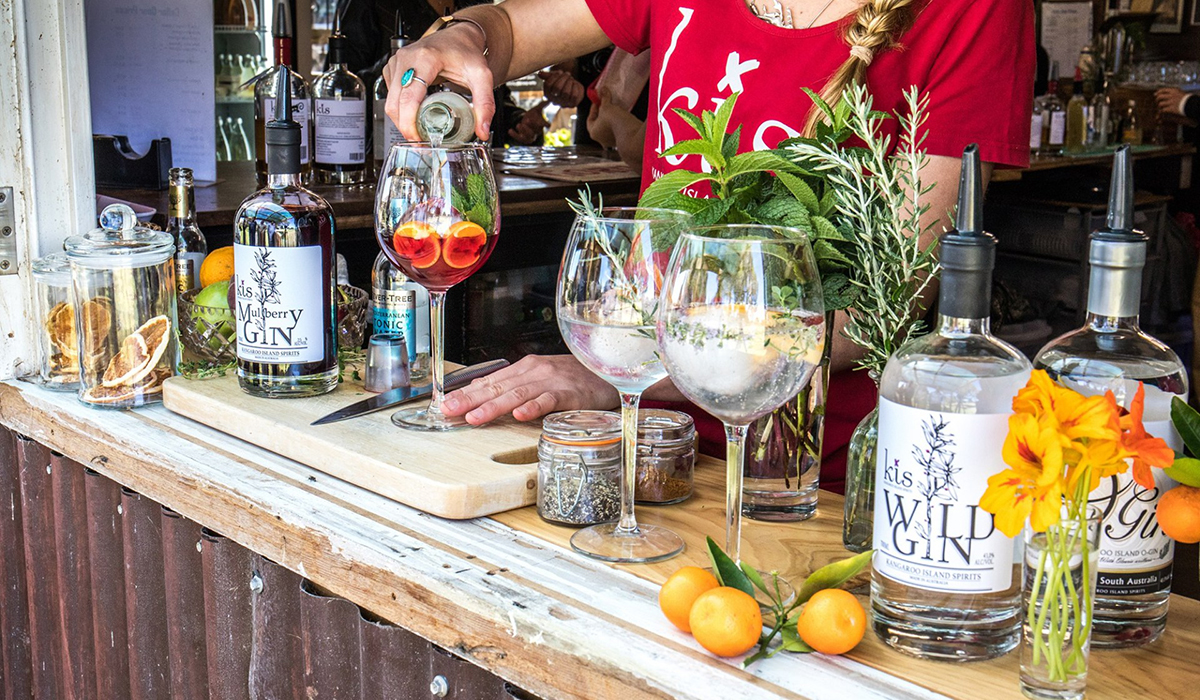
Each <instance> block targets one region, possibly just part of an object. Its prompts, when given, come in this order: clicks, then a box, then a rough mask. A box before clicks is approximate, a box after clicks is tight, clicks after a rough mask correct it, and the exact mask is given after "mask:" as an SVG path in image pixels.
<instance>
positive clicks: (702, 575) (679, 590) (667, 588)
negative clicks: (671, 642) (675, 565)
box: [658, 566, 721, 632]
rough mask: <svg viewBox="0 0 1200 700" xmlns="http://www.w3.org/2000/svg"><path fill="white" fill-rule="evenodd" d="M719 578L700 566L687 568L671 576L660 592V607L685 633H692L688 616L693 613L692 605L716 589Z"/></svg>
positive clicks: (672, 622)
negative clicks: (704, 594) (702, 595)
mask: <svg viewBox="0 0 1200 700" xmlns="http://www.w3.org/2000/svg"><path fill="white" fill-rule="evenodd" d="M720 585H721V584H719V583H717V577H716V576H713V575H712V574H710V573H709V572H707V571H705V570H704V569H701V568H700V567H698V566H685V567H683V568H682V569H680V570H679V571H676V572H675V573H673V574H671V577H670V578H668V579H667V581H666V583H664V584H663V585H662V588H661V589H660V590H659V591H658V607H660V608H662V611H663V615H666V616H667V619H668V620H670V621H671V624H672V625H675V626H676V627H678V628H679V629H681V630H683V631H684V632H691V631H692V627H691V625H689V624H688V615H689V614H691V612H692V603H695V602H696V598H698V597H700V594H701V593H703V592H705V591H707V590H711V589H713V588H716V587H717V586H720Z"/></svg>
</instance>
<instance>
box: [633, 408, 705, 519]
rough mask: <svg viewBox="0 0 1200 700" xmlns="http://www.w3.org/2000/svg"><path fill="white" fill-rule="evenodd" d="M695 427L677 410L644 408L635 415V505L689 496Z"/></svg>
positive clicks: (694, 461)
mask: <svg viewBox="0 0 1200 700" xmlns="http://www.w3.org/2000/svg"><path fill="white" fill-rule="evenodd" d="M695 464H696V426H695V424H694V423H693V422H692V417H691V416H689V415H688V414H686V413H680V412H679V411H667V410H663V409H656V408H647V409H642V410H641V411H639V412H638V445H637V487H636V490H635V496H634V497H635V498H636V499H637V502H638V503H648V504H652V505H666V504H669V503H679V502H680V501H683V500H686V499H687V498H688V496H691V495H692V483H693V480H692V474H693V471H692V469H693V467H694V466H695Z"/></svg>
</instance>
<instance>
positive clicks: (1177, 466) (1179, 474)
mask: <svg viewBox="0 0 1200 700" xmlns="http://www.w3.org/2000/svg"><path fill="white" fill-rule="evenodd" d="M1176 400H1178V399H1176ZM1163 471H1164V472H1165V473H1166V475H1167V476H1169V477H1171V478H1172V479H1174V480H1175V481H1178V482H1179V483H1181V484H1183V485H1184V486H1195V487H1197V488H1200V459H1194V458H1192V457H1177V458H1176V459H1175V463H1174V464H1172V465H1171V466H1169V467H1167V468H1166V469H1164V470H1163Z"/></svg>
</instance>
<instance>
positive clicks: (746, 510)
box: [742, 312, 833, 522]
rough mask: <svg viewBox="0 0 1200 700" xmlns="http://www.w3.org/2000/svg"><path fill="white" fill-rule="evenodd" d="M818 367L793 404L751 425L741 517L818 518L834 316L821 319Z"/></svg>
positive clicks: (744, 462)
mask: <svg viewBox="0 0 1200 700" xmlns="http://www.w3.org/2000/svg"><path fill="white" fill-rule="evenodd" d="M825 329H826V330H825V350H824V351H823V352H822V354H821V365H820V367H819V368H818V369H817V371H816V372H815V373H814V374H813V376H812V379H811V380H809V382H808V385H807V386H805V387H804V390H803V391H801V392H800V393H799V394H797V395H796V396H795V397H794V398H792V400H790V401H788V402H787V403H785V404H784V405H782V406H780V407H779V408H777V409H775V410H774V411H772V412H771V413H768V414H767V415H765V416H763V417H762V418H759V419H758V420H756V421H754V422H753V423H751V424H750V428H749V430H747V431H746V449H745V453H744V455H743V458H742V469H743V471H742V473H743V475H744V479H745V480H744V486H743V487H742V515H744V516H746V517H747V518H751V519H754V520H769V521H774V522H796V521H800V520H808V519H809V518H811V517H812V516H814V515H816V513H817V489H818V488H820V475H821V454H822V451H823V448H824V438H825V401H826V399H827V398H828V392H829V356H830V351H831V349H832V347H833V314H832V312H831V313H828V314H826V315H825Z"/></svg>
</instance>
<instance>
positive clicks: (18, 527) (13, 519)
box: [0, 429, 33, 698]
mask: <svg viewBox="0 0 1200 700" xmlns="http://www.w3.org/2000/svg"><path fill="white" fill-rule="evenodd" d="M20 470H21V468H20V461H19V460H18V459H17V438H16V436H15V435H14V434H13V433H12V432H10V431H8V430H3V429H0V493H3V501H0V503H3V508H0V548H2V549H0V557H3V561H4V565H3V566H0V585H2V587H0V635H3V636H2V637H0V652H2V653H0V656H2V657H3V659H4V670H3V672H2V673H3V676H4V697H6V698H28V697H32V696H33V661H32V650H31V649H30V648H29V608H27V607H26V604H25V537H24V531H25V530H24V526H23V524H22V522H21V476H20V474H21V471H20Z"/></svg>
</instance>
